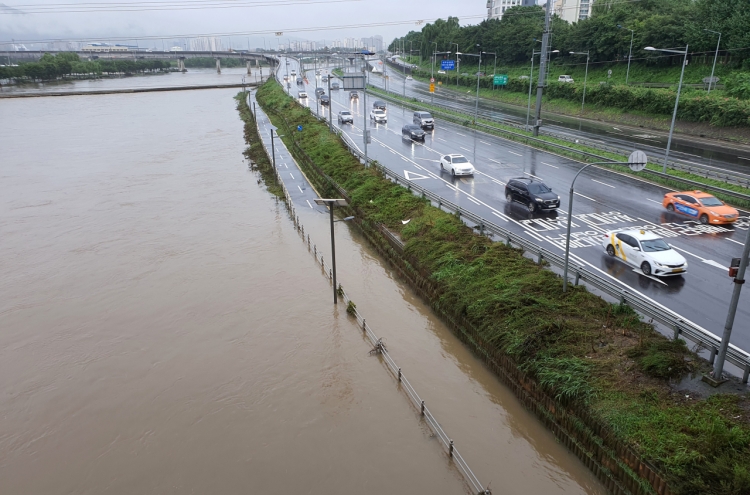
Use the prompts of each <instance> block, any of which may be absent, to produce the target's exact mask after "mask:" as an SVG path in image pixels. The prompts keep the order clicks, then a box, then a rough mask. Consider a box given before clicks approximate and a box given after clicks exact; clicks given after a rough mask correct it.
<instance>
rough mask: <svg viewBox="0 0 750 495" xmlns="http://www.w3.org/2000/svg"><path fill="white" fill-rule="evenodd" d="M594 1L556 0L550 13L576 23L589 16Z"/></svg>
mask: <svg viewBox="0 0 750 495" xmlns="http://www.w3.org/2000/svg"><path fill="white" fill-rule="evenodd" d="M593 3H594V0H557V1H556V2H555V5H554V7H553V10H552V12H553V13H554V14H557V16H558V17H560V18H561V19H563V20H565V21H568V22H571V23H572V22H578V21H582V20H584V19H588V18H589V16H591V5H592V4H593Z"/></svg>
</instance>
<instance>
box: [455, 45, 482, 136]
mask: <svg viewBox="0 0 750 495" xmlns="http://www.w3.org/2000/svg"><path fill="white" fill-rule="evenodd" d="M477 48H479V45H477ZM456 55H469V56H470V57H479V66H478V67H477V97H476V103H475V104H474V123H475V124H476V123H477V115H478V114H479V70H480V69H481V68H482V52H481V50H480V52H479V53H461V52H456Z"/></svg>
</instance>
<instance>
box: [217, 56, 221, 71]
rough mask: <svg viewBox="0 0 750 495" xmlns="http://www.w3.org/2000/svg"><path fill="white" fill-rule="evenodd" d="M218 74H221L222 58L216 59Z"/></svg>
mask: <svg viewBox="0 0 750 495" xmlns="http://www.w3.org/2000/svg"><path fill="white" fill-rule="evenodd" d="M216 73H217V74H221V59H220V58H217V59H216Z"/></svg>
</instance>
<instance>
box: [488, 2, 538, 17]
mask: <svg viewBox="0 0 750 495" xmlns="http://www.w3.org/2000/svg"><path fill="white" fill-rule="evenodd" d="M534 5H536V0H487V19H502V18H503V14H504V13H505V11H506V10H508V9H509V8H511V7H518V6H522V7H532V6H534Z"/></svg>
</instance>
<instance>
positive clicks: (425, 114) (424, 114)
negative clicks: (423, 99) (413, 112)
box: [420, 113, 432, 119]
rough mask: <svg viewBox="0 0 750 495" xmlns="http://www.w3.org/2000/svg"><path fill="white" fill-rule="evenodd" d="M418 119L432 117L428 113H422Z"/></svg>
mask: <svg viewBox="0 0 750 495" xmlns="http://www.w3.org/2000/svg"><path fill="white" fill-rule="evenodd" d="M420 117H422V118H423V119H431V118H432V115H430V114H429V113H423V114H422V115H420Z"/></svg>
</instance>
